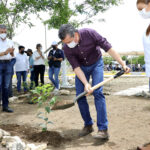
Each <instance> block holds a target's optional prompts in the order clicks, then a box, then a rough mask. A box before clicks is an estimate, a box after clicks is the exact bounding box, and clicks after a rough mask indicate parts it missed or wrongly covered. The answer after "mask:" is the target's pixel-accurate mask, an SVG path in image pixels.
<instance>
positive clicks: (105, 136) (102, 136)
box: [94, 130, 109, 139]
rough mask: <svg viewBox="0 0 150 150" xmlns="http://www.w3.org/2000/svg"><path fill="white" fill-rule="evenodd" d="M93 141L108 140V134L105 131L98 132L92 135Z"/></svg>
mask: <svg viewBox="0 0 150 150" xmlns="http://www.w3.org/2000/svg"><path fill="white" fill-rule="evenodd" d="M94 138H95V139H109V134H108V131H107V130H99V131H98V133H97V134H96V135H94Z"/></svg>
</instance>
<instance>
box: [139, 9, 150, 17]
mask: <svg viewBox="0 0 150 150" xmlns="http://www.w3.org/2000/svg"><path fill="white" fill-rule="evenodd" d="M140 15H141V16H142V17H143V18H144V19H148V18H150V11H148V12H146V10H145V8H143V9H142V10H141V11H140Z"/></svg>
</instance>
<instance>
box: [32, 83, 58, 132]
mask: <svg viewBox="0 0 150 150" xmlns="http://www.w3.org/2000/svg"><path fill="white" fill-rule="evenodd" d="M52 90H53V86H52V85H50V84H45V85H43V86H38V87H36V88H35V89H34V90H31V92H32V93H33V94H34V95H35V96H34V97H33V98H32V100H33V102H38V106H39V107H42V106H44V112H39V113H37V117H38V118H39V119H42V120H43V121H44V123H41V124H40V126H41V127H42V131H47V126H48V124H52V122H51V121H49V120H48V114H49V113H50V112H51V111H52V110H51V106H53V105H54V104H55V103H56V97H52V98H51V99H50V100H49V101H48V99H49V98H50V95H51V91H52Z"/></svg>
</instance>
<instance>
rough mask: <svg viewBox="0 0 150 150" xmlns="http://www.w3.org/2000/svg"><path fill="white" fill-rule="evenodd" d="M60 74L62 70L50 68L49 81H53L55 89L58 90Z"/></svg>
mask: <svg viewBox="0 0 150 150" xmlns="http://www.w3.org/2000/svg"><path fill="white" fill-rule="evenodd" d="M59 72H60V68H56V67H54V66H52V67H50V68H49V79H50V80H51V81H52V83H53V84H54V86H55V88H57V89H59V79H58V75H59ZM53 75H54V76H55V79H54V78H53Z"/></svg>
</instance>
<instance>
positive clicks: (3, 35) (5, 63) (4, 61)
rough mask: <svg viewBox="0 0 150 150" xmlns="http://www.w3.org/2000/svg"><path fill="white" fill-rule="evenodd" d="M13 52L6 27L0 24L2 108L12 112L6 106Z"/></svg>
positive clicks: (0, 88)
mask: <svg viewBox="0 0 150 150" xmlns="http://www.w3.org/2000/svg"><path fill="white" fill-rule="evenodd" d="M13 53H14V44H13V42H12V40H10V39H8V38H7V28H6V26H5V25H2V24H0V91H1V92H2V107H3V108H2V110H3V111H4V112H13V110H12V109H11V108H10V107H8V104H9V101H8V95H9V84H10V80H11V76H12V65H11V59H12V55H13Z"/></svg>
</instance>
